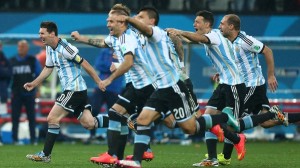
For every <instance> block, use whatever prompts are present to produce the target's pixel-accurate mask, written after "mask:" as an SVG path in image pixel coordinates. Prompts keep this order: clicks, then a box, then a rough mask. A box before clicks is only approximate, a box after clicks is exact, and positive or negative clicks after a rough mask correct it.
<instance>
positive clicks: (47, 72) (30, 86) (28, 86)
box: [23, 67, 53, 91]
mask: <svg viewBox="0 0 300 168" xmlns="http://www.w3.org/2000/svg"><path fill="white" fill-rule="evenodd" d="M52 71H53V68H52V67H51V68H49V67H44V69H43V70H42V72H41V73H40V75H39V76H38V77H37V78H36V79H35V80H33V81H32V82H28V83H25V84H24V86H23V87H24V88H25V89H26V90H27V91H31V90H32V89H34V88H35V87H36V86H38V85H39V84H41V83H42V82H43V81H44V80H45V79H46V78H48V76H49V75H50V74H51V73H52Z"/></svg>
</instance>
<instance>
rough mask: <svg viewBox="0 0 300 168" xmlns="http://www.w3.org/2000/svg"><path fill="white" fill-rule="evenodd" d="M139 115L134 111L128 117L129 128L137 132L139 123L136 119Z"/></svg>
mask: <svg viewBox="0 0 300 168" xmlns="http://www.w3.org/2000/svg"><path fill="white" fill-rule="evenodd" d="M138 116H139V114H138V113H134V114H132V115H131V116H129V117H128V118H127V126H128V128H129V129H131V130H132V131H134V132H135V133H137V130H136V127H137V123H136V119H137V117H138Z"/></svg>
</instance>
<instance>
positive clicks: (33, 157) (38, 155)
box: [26, 151, 51, 163]
mask: <svg viewBox="0 0 300 168" xmlns="http://www.w3.org/2000/svg"><path fill="white" fill-rule="evenodd" d="M26 158H27V159H29V160H32V161H36V162H45V163H49V162H50V161H51V155H49V156H45V153H44V152H43V151H41V152H38V153H36V154H28V155H26Z"/></svg>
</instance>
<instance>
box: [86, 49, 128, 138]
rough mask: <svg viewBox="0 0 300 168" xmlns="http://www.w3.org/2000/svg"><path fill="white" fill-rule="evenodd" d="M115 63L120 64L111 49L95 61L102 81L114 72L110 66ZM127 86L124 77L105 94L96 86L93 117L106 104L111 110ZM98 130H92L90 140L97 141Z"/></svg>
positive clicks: (103, 52) (116, 81)
mask: <svg viewBox="0 0 300 168" xmlns="http://www.w3.org/2000/svg"><path fill="white" fill-rule="evenodd" d="M113 62H118V60H117V59H115V58H113V50H112V49H110V48H103V49H102V51H101V53H100V55H99V56H98V57H97V58H96V60H95V69H96V70H97V71H98V74H99V78H100V79H106V78H108V77H109V76H110V75H111V74H112V72H111V71H110V66H111V64H112V63H113ZM124 85H125V81H124V77H123V76H122V77H120V78H118V79H116V80H114V81H113V82H112V83H111V84H110V85H109V86H108V87H107V88H106V91H105V92H102V91H101V90H100V89H99V88H98V86H95V88H94V92H93V95H92V97H91V99H90V102H91V105H92V107H93V109H92V113H93V116H94V117H95V116H97V115H98V113H99V112H100V109H101V107H102V106H103V104H104V103H106V106H107V109H110V108H111V107H112V105H114V104H115V102H116V101H117V100H118V94H120V93H121V91H122V90H123V88H124ZM95 135H96V130H95V129H93V130H91V134H90V138H89V140H88V141H87V143H90V142H91V141H90V140H93V139H95V138H96V137H95Z"/></svg>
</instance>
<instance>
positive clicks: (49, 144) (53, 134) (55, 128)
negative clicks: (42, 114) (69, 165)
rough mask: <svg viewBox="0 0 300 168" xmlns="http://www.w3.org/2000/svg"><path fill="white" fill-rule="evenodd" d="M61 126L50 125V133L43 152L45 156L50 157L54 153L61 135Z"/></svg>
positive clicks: (47, 135)
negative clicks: (58, 137) (55, 144)
mask: <svg viewBox="0 0 300 168" xmlns="http://www.w3.org/2000/svg"><path fill="white" fill-rule="evenodd" d="M59 130H60V126H59V125H55V124H50V125H49V126H48V132H47V134H46V140H45V144H44V149H43V152H44V153H45V156H49V155H50V154H51V152H52V149H53V146H54V143H55V140H56V138H57V136H58V135H59Z"/></svg>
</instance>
